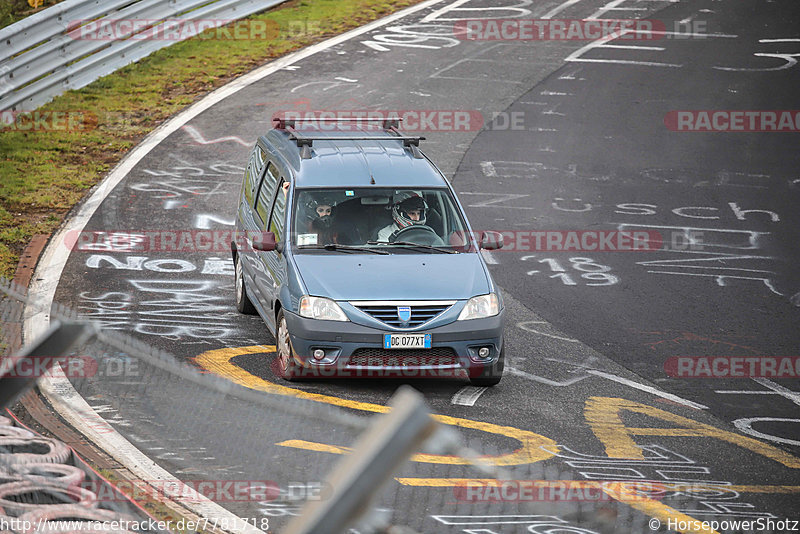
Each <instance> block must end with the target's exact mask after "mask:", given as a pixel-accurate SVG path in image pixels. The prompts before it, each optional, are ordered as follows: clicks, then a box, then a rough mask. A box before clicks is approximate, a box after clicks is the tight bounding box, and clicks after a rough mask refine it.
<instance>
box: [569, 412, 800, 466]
mask: <svg viewBox="0 0 800 534" xmlns="http://www.w3.org/2000/svg"><path fill="white" fill-rule="evenodd" d="M623 411H626V412H634V413H638V414H642V415H647V416H649V417H654V418H656V419H660V420H661V421H666V422H669V423H672V424H674V425H679V426H678V427H677V428H632V427H627V426H625V424H624V423H623V422H622V415H621V413H622V412H623ZM584 416H585V417H586V421H587V422H588V423H589V425H590V426H591V427H592V431H593V432H594V434H595V435H596V436H597V438H598V439H599V440H600V441H602V442H603V445H605V448H606V454H608V456H609V457H611V458H632V459H636V460H642V459H644V456H643V455H642V449H641V448H639V446H638V445H636V442H635V441H634V439H633V436H683V437H687V436H688V437H705V438H714V439H718V440H721V441H726V442H728V443H732V444H734V445H737V446H739V447H742V448H744V449H747V450H750V451H752V452H755V453H757V454H760V455H762V456H764V457H766V458H769V459H771V460H774V461H776V462H778V463H781V464H783V465H785V466H786V467H791V468H794V469H798V468H800V458H796V457H795V456H792V455H791V454H789V453H787V452H785V451H783V450H781V449H778V448H776V447H773V446H772V445H768V444H766V443H762V442H761V441H758V440H756V439H753V438H749V437H747V436H741V435H739V434H734V433H733V432H727V431H725V430H721V429H719V428H716V427H713V426H711V425H707V424H705V423H700V422H697V421H693V420H691V419H687V418H686V417H681V416H680V415H675V414H673V413H670V412H667V411H664V410H660V409H658V408H654V407H652V406H648V405H646V404H640V403H638V402H633V401H629V400H626V399H617V398H609V397H590V398H589V399H588V400H587V401H586V406H585V408H584Z"/></svg>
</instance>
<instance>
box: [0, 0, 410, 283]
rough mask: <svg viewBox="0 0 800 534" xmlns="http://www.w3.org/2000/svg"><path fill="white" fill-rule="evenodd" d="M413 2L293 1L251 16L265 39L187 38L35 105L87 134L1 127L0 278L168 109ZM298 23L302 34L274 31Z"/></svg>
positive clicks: (175, 109)
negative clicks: (86, 125) (84, 120)
mask: <svg viewBox="0 0 800 534" xmlns="http://www.w3.org/2000/svg"><path fill="white" fill-rule="evenodd" d="M420 1H421V0H292V1H291V2H287V3H285V4H282V5H280V6H278V7H277V8H274V9H272V10H270V11H267V12H265V13H261V14H258V15H255V16H252V17H249V18H250V19H254V20H265V21H271V22H267V24H269V25H271V26H270V27H274V25H275V24H277V27H278V28H280V29H281V30H282V31H280V32H278V34H277V36H275V37H274V38H272V39H264V40H211V39H203V38H202V37H198V38H194V39H189V40H187V41H183V42H180V43H176V44H175V45H173V46H170V47H168V48H165V49H162V50H159V51H158V52H156V53H154V54H152V55H150V56H148V57H146V58H144V59H142V60H141V61H139V62H137V63H135V64H133V65H129V66H127V67H125V68H123V69H120V70H118V71H116V72H115V73H113V74H110V75H108V76H106V77H104V78H101V79H99V80H97V81H95V82H94V83H92V84H91V85H89V86H87V87H85V88H83V89H80V90H77V91H70V92H68V93H65V94H63V95H61V96H60V97H58V98H56V99H55V100H54V101H53V102H51V103H49V104H47V105H45V106H43V107H41V108H39V110H37V111H39V112H41V113H48V112H49V113H53V112H60V113H69V112H74V111H75V110H81V111H82V112H84V113H85V114H86V116H88V117H93V120H94V118H96V120H97V125H96V127H94V128H92V129H88V130H86V131H68V130H67V129H63V130H58V131H53V130H50V131H23V130H20V129H12V128H10V127H6V128H3V129H2V130H0V154H2V156H0V276H6V277H11V276H13V272H14V268H15V267H16V264H17V262H18V260H19V254H20V252H21V251H22V250H23V249H24V247H25V245H26V244H27V243H28V241H29V240H30V238H31V236H33V235H34V234H49V233H51V232H52V231H53V230H54V229H56V228H57V227H58V226H59V224H60V223H61V221H62V220H63V218H64V216H65V214H66V213H67V212H68V211H69V209H70V208H71V207H72V206H74V205H75V204H76V203H77V202H78V201H79V200H80V199H81V198H82V197H83V195H84V194H85V193H86V191H87V190H88V189H89V188H91V187H92V186H93V185H95V184H96V183H97V182H98V181H100V180H101V179H102V178H103V176H104V175H105V174H106V172H107V171H108V170H109V169H111V168H112V167H113V166H114V165H115V164H116V163H117V162H118V161H119V160H120V159H122V157H123V156H124V155H125V153H126V152H127V151H128V150H130V149H131V148H132V147H134V146H136V144H137V143H138V142H139V141H140V140H141V139H142V138H143V137H144V136H145V135H146V134H147V133H148V132H150V131H151V130H153V129H154V128H155V127H156V126H158V125H159V124H161V123H162V122H164V121H165V120H166V119H168V118H169V117H170V116H172V115H174V114H175V113H177V112H178V111H180V110H181V109H183V108H185V107H187V106H188V105H189V104H191V103H192V102H194V101H196V100H198V99H199V98H200V97H202V96H203V95H205V94H207V93H208V92H210V91H212V90H213V89H216V88H217V87H219V86H221V85H224V84H225V83H227V82H228V81H230V80H231V79H233V78H235V77H237V76H239V75H241V74H244V73H246V72H248V71H250V70H252V69H253V68H255V67H257V66H259V65H261V64H263V63H264V62H266V61H268V60H271V59H274V58H277V57H279V56H282V55H285V54H287V53H289V52H292V51H294V50H298V49H300V48H303V47H306V46H308V45H310V44H313V43H316V42H319V41H322V40H324V39H326V38H329V37H331V36H333V35H338V34H340V33H343V32H345V31H347V30H350V29H353V28H356V27H358V26H361V25H363V24H366V23H367V22H370V21H373V20H376V19H378V18H381V17H383V16H386V15H388V14H390V13H393V12H395V11H399V10H400V9H402V8H405V7H408V6H410V5H413V4H416V3H418V2H420ZM298 21H300V22H303V27H305V28H306V31H305V32H304V33H302V34H299V35H298V33H297V32H291V34H290V32H288V31H283V30H285V29H288V28H297V27H298Z"/></svg>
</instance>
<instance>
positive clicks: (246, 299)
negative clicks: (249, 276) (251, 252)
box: [234, 254, 256, 315]
mask: <svg viewBox="0 0 800 534" xmlns="http://www.w3.org/2000/svg"><path fill="white" fill-rule="evenodd" d="M235 279H236V281H235V282H234V285H235V286H236V289H235V291H236V309H237V310H239V313H244V314H245V315H255V313H256V308H255V306H253V303H252V302H250V296H249V295H248V294H247V287H246V286H245V283H244V272H243V271H242V257H241V255H239V254H237V255H236V276H235Z"/></svg>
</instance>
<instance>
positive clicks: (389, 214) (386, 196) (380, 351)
mask: <svg viewBox="0 0 800 534" xmlns="http://www.w3.org/2000/svg"><path fill="white" fill-rule="evenodd" d="M337 120H338V121H339V122H337V123H336V124H333V123H325V122H324V121H323V120H322V119H319V120H318V121H311V122H309V121H306V122H303V123H300V122H299V121H297V122H296V121H292V120H287V119H275V123H276V124H275V128H273V129H272V130H270V131H269V132H267V134H266V135H264V136H261V137H260V138H259V139H258V141H257V142H256V145H255V147H254V148H253V151H252V153H251V155H250V160H249V162H248V165H247V170H246V171H245V174H244V180H243V183H242V190H241V194H240V197H239V206H238V211H237V214H236V234H235V235H236V236H237V238H236V239H235V240H234V241H233V242H232V243H231V249H232V253H233V261H234V264H235V267H236V307H237V309H238V310H239V311H240V312H242V313H258V314H259V315H261V317H262V318H263V319H264V322H265V323H266V324H267V327H268V328H269V330H270V332H271V333H272V334H273V335H274V336H275V339H276V341H277V344H276V349H277V359H276V363H277V373H278V374H280V375H281V376H282V377H283V378H284V379H286V380H295V379H299V378H303V377H327V376H331V377H333V376H335V377H364V378H367V377H397V378H417V377H446V376H452V377H463V376H467V377H468V378H469V380H470V381H471V382H472V384H475V385H481V386H491V385H494V384H496V383H498V382H499V381H500V378H501V376H502V373H503V362H504V356H503V354H504V352H503V315H504V308H503V299H502V296H501V295H500V291H499V289H498V288H497V287H496V286H495V284H494V282H493V281H492V277H491V275H490V274H489V270H488V269H487V267H486V263H485V262H484V260H483V257H482V256H481V254H480V249H481V248H483V249H496V248H499V247H501V246H502V244H503V243H502V237H501V236H500V234H498V233H496V232H479V233H474V232H473V231H472V230H471V229H470V226H469V223H468V222H467V219H466V217H465V216H464V211H463V209H462V207H461V205H460V204H459V202H458V199H457V198H456V196H455V194H454V193H453V189H452V188H451V187H450V184H449V183H448V181H447V179H446V178H445V177H444V175H443V174H442V173H441V171H439V169H438V168H437V167H436V165H434V164H433V162H431V161H430V159H428V158H427V157H426V156H425V155H424V154H423V153H422V152H421V151H420V150H419V148H418V145H419V141H420V139H422V138H420V137H411V136H407V135H404V134H403V133H401V132H400V131H399V130H398V122H397V121H389V120H384V121H380V122H377V123H376V122H373V121H358V122H357V123H356V124H349V125H348V128H342V127H340V124H339V123H341V119H337Z"/></svg>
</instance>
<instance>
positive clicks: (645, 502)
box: [603, 486, 719, 534]
mask: <svg viewBox="0 0 800 534" xmlns="http://www.w3.org/2000/svg"><path fill="white" fill-rule="evenodd" d="M603 491H605V492H606V493H607V494H608V495H609V496H610V497H611V498H612V499H614V500H617V501H620V502H624V503H626V504H627V505H628V506H630V507H631V508H633V509H635V510H639V511H640V512H642V513H644V514H646V515H647V516H649V517H655V518H657V519H659V520H660V521H661V524H662V525H669V524H670V523H674V522H676V521H687V522H688V523H687V524H689V525H699V526H700V527H701V528H699V529H694V528H690V529H687V530H682V531H681V532H682V533H683V534H719V533H718V532H717V531H716V530H714V529H711V528H706V527H705V526H704V525H703V523H701V522H698V521H697V520H696V519H695V518H693V517H691V516H688V515H686V514H684V513H683V512H679V511H678V510H676V509H674V508H672V507H671V506H667V505H666V504H664V503H662V502H659V501H656V500H653V499H642V498H641V497H639V496H637V495H636V493H635V492H634V493H631V491H632V490H631V489H630V488H629V487H627V486H621V487H606V486H603ZM631 495H633V496H634V497H638V498H634V499H632V498H631Z"/></svg>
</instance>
